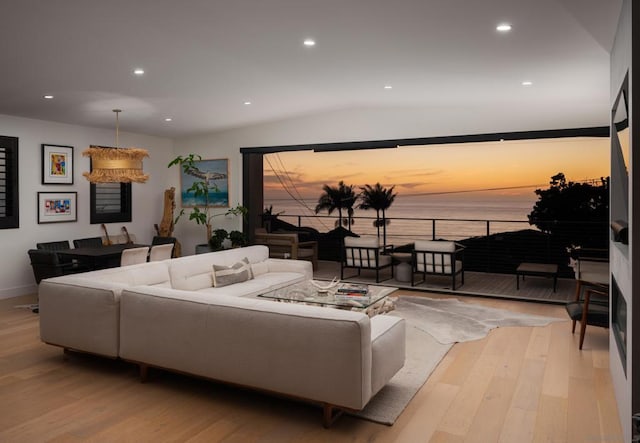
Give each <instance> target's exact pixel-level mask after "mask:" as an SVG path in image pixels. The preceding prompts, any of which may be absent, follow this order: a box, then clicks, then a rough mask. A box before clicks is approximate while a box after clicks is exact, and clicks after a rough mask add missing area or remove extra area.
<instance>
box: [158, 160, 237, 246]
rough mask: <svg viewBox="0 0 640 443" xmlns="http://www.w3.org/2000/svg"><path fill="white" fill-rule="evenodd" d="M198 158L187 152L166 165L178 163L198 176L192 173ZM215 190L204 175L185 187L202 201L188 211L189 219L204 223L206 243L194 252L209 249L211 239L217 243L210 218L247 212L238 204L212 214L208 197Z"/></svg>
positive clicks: (178, 217) (213, 185)
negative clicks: (222, 211)
mask: <svg viewBox="0 0 640 443" xmlns="http://www.w3.org/2000/svg"><path fill="white" fill-rule="evenodd" d="M200 160H202V157H201V156H200V155H198V154H189V155H187V156H184V157H183V156H181V155H179V156H177V157H176V158H174V159H173V160H172V161H171V162H170V163H169V165H168V167H169V168H170V167H172V166H174V165H178V166H180V167H181V168H182V170H183V171H184V172H185V173H187V174H190V175H194V176H197V177H200V175H196V174H195V173H194V171H197V170H198V168H197V166H196V162H197V161H200ZM217 191H218V186H217V185H216V184H215V183H210V181H209V180H208V179H207V178H206V176H205V177H202V178H200V179H199V180H195V181H194V182H193V184H192V185H191V187H189V189H187V193H192V194H193V196H194V197H195V198H201V199H202V200H203V201H204V203H203V204H201V205H199V206H194V207H193V208H192V209H191V212H190V213H189V220H194V221H195V222H196V224H198V225H204V226H205V228H206V241H207V243H206V244H204V245H198V246H196V252H198V250H199V248H200V250H203V251H204V249H207V250H211V242H212V241H213V244H214V245H216V244H217V241H218V237H216V240H213V224H212V220H213V218H214V217H217V216H221V215H243V216H244V215H246V213H247V208H245V207H244V206H242V205H240V204H238V205H237V206H235V207H233V208H230V209H228V210H227V211H226V212H224V213H219V214H213V213H212V211H211V209H212V208H213V205H212V203H211V201H210V199H209V194H210V192H217ZM184 212H185V211H184V208H183V209H181V210H180V213H179V214H178V216H177V217H176V219H175V221H174V225H175V224H176V223H178V220H179V219H180V217H182V216H183V215H184ZM224 238H226V231H225V237H224ZM224 238H222V239H220V246H218V247H217V249H221V247H222V241H224Z"/></svg>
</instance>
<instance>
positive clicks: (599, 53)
mask: <svg viewBox="0 0 640 443" xmlns="http://www.w3.org/2000/svg"><path fill="white" fill-rule="evenodd" d="M621 4H622V0H607V1H602V0H517V1H516V0H474V1H470V0H396V1H389V0H320V1H318V0H315V1H308V0H233V1H229V0H226V1H223V0H182V1H175V0H135V1H131V0H109V1H104V0H101V1H96V0H57V1H46V0H20V1H18V0H13V1H11V0H0V5H1V6H2V15H3V19H4V20H3V25H2V27H0V48H1V54H2V62H3V63H2V66H3V70H2V71H3V72H2V76H1V78H2V80H3V81H2V82H1V83H0V114H9V115H15V116H24V117H29V118H36V119H42V120H50V121H58V122H64V123H72V124H79V125H86V126H92V127H103V128H113V127H114V122H115V118H114V114H113V113H112V112H111V111H112V110H113V109H115V108H119V109H122V110H123V112H122V114H120V127H121V129H122V130H125V131H130V132H139V133H145V134H153V135H158V136H167V137H181V136H187V135H192V134H199V133H205V132H211V131H218V130H223V129H228V128H237V127H242V126H246V125H252V124H257V123H262V122H270V121H277V120H282V119H287V118H291V117H294V116H300V115H313V114H317V113H326V112H331V111H338V110H346V109H382V108H402V107H407V108H410V107H429V108H431V109H437V108H438V107H449V108H450V107H454V108H456V107H461V108H462V107H465V106H475V107H484V106H486V108H487V110H490V109H491V107H492V106H500V107H504V106H529V105H531V106H536V107H540V105H541V104H542V105H544V108H545V109H546V110H548V111H547V112H549V113H554V112H557V113H558V114H560V113H561V112H566V109H567V106H566V105H567V103H569V104H571V107H574V108H575V109H581V110H582V112H583V113H585V115H588V118H585V122H586V123H588V124H593V122H597V123H598V124H602V125H606V124H608V109H609V102H610V100H609V51H610V48H611V47H612V44H613V38H614V34H615V29H616V24H617V20H618V16H619V13H620V8H621ZM501 22H508V23H510V24H511V25H512V26H513V29H512V30H511V32H509V33H505V34H501V33H499V32H497V31H496V29H495V28H496V25H498V24H499V23H501ZM305 38H313V39H315V40H316V45H315V46H314V47H305V46H304V45H303V40H304V39H305ZM134 68H142V69H144V71H145V74H144V75H142V76H136V75H134V74H133V70H134ZM527 80H528V81H531V82H533V84H532V85H531V86H522V82H523V81H527ZM385 85H390V86H392V89H384V86H385ZM45 94H51V95H53V96H54V98H53V99H51V100H46V99H44V98H43V96H44V95H45ZM246 101H250V102H251V104H250V105H246V104H244V103H245V102H246ZM555 109H558V111H555ZM167 117H171V118H172V119H173V120H172V121H171V122H166V121H165V118H167ZM547 117H548V116H547ZM558 118H559V119H561V118H562V116H561V115H558ZM560 121H561V120H560ZM540 129H548V128H540Z"/></svg>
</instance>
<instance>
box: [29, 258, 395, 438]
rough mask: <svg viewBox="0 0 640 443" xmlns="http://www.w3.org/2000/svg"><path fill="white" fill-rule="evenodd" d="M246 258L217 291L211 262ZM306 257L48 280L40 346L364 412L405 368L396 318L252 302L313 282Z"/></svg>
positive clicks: (194, 261) (187, 262) (193, 262)
mask: <svg viewBox="0 0 640 443" xmlns="http://www.w3.org/2000/svg"><path fill="white" fill-rule="evenodd" d="M244 258H247V259H248V261H249V263H250V266H251V270H252V273H253V277H254V278H252V279H250V280H247V281H244V282H241V283H235V284H232V285H229V286H223V287H212V270H213V265H214V264H215V265H224V266H231V265H233V264H234V263H237V262H239V261H240V260H243V259H244ZM312 276H313V274H312V265H311V263H310V262H308V261H299V260H281V259H270V258H269V251H268V248H267V247H265V246H250V247H247V248H238V249H232V250H227V251H221V252H214V253H209V254H201V255H195V256H187V257H182V258H179V259H173V260H166V261H161V262H151V263H144V264H141V265H133V266H126V267H121V268H111V269H105V270H100V271H93V272H87V273H84V274H75V275H68V276H63V277H56V278H52V279H47V280H43V281H42V282H41V284H40V287H39V299H40V300H39V303H40V335H41V339H42V341H44V342H46V343H49V344H53V345H57V346H61V347H63V348H65V349H70V350H78V351H84V352H90V353H95V354H99V355H103V356H107V357H112V358H122V359H125V360H127V361H132V362H135V363H137V364H139V365H140V369H141V375H144V374H146V369H147V367H149V366H151V367H159V368H166V369H170V370H175V371H180V372H185V373H190V374H194V375H198V376H203V377H208V378H212V379H215V380H220V381H223V382H227V383H232V384H237V385H242V386H247V387H252V388H256V389H260V390H264V391H268V392H274V393H279V394H284V395H287V396H292V397H296V398H301V399H307V400H311V401H314V402H318V403H320V404H322V405H323V407H324V419H325V425H327V426H328V424H329V422H330V421H331V419H332V416H333V409H334V408H339V409H348V410H360V409H362V408H363V407H364V406H365V405H366V404H367V402H368V401H369V400H370V399H371V398H372V397H373V395H375V394H376V393H377V392H378V391H379V390H380V389H381V388H382V387H383V386H384V385H385V384H386V383H387V382H388V381H389V380H390V379H391V377H393V375H394V374H395V373H396V372H397V371H398V370H399V369H400V368H401V367H402V366H403V365H404V357H405V329H404V328H405V325H404V321H403V320H402V319H400V318H398V317H391V316H384V315H380V316H376V317H374V318H371V319H370V318H369V317H368V316H367V315H365V314H363V313H360V312H352V311H348V310H340V309H330V308H324V307H318V306H307V305H303V304H290V303H277V302H274V301H271V300H265V299H259V298H257V297H256V296H257V295H259V294H262V293H265V292H268V291H270V290H274V289H277V288H280V287H284V286H287V285H291V284H294V283H297V282H300V281H304V280H308V279H311V278H312Z"/></svg>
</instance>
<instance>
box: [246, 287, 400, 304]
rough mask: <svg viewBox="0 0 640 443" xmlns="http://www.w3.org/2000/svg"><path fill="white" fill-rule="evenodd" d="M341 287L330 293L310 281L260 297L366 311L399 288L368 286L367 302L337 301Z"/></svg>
mask: <svg viewBox="0 0 640 443" xmlns="http://www.w3.org/2000/svg"><path fill="white" fill-rule="evenodd" d="M317 283H318V284H319V285H326V284H327V282H320V281H318V282H317ZM338 287H339V285H338V286H336V287H335V288H332V289H330V290H328V291H321V290H319V289H318V288H317V287H315V286H314V285H312V284H311V282H310V281H305V282H301V283H296V284H293V285H291V286H287V287H284V288H280V289H276V290H275V291H270V292H267V293H265V294H260V295H258V297H260V298H266V299H270V300H276V301H281V302H291V303H307V304H311V305H318V306H327V307H335V308H343V309H353V308H356V309H362V310H366V309H367V308H369V307H370V306H373V305H375V304H376V303H378V302H380V301H382V300H384V299H385V298H386V297H387V296H389V294H391V293H392V292H394V291H396V290H397V289H398V288H390V287H385V286H373V285H368V288H369V293H368V295H369V297H367V299H366V300H362V299H359V298H358V297H353V299H351V298H350V299H349V300H346V301H345V300H342V299H339V300H337V299H336V292H337V289H338Z"/></svg>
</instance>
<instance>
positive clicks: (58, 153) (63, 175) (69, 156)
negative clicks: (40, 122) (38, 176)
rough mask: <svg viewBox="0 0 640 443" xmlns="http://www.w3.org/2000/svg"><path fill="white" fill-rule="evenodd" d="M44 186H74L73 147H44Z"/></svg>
mask: <svg viewBox="0 0 640 443" xmlns="http://www.w3.org/2000/svg"><path fill="white" fill-rule="evenodd" d="M42 184H43V185H72V184H73V146H60V145H42Z"/></svg>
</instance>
